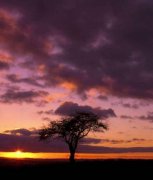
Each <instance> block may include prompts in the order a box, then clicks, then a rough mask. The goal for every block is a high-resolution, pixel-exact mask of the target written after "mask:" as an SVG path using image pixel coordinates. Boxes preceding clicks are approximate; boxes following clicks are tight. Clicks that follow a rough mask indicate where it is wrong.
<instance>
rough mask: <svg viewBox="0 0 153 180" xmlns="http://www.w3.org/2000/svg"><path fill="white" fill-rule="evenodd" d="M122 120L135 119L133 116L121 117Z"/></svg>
mask: <svg viewBox="0 0 153 180" xmlns="http://www.w3.org/2000/svg"><path fill="white" fill-rule="evenodd" d="M120 118H122V119H133V117H132V116H127V115H121V116H120Z"/></svg>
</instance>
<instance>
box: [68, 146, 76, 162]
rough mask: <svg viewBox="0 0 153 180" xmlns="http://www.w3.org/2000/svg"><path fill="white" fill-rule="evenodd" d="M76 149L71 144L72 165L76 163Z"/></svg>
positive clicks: (70, 157)
mask: <svg viewBox="0 0 153 180" xmlns="http://www.w3.org/2000/svg"><path fill="white" fill-rule="evenodd" d="M75 150H76V149H75V148H74V147H73V145H72V144H69V151H70V156H69V160H70V162H71V163H74V162H75Z"/></svg>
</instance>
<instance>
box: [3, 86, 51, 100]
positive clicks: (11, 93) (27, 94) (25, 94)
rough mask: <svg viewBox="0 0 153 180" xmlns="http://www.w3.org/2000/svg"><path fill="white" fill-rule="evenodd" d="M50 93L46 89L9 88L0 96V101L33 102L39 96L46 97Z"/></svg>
mask: <svg viewBox="0 0 153 180" xmlns="http://www.w3.org/2000/svg"><path fill="white" fill-rule="evenodd" d="M47 94H48V93H47V92H45V91H33V90H30V91H24V90H23V91H21V90H14V89H8V90H7V91H6V92H5V93H4V94H2V95H1V96H0V101H1V102H3V103H23V102H26V103H33V102H36V99H37V98H40V97H44V96H45V95H47Z"/></svg>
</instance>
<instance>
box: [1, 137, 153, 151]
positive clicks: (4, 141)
mask: <svg viewBox="0 0 153 180" xmlns="http://www.w3.org/2000/svg"><path fill="white" fill-rule="evenodd" d="M87 141H88V142H89V144H79V146H78V150H77V152H86V153H121V152H153V148H152V147H133V148H111V147H103V146H94V145H92V146H90V143H93V139H92V140H91V141H90V140H89V139H88V140H87ZM94 142H96V141H94ZM17 149H21V150H22V151H25V152H68V147H67V146H66V144H65V143H64V142H63V141H60V140H54V141H51V142H50V143H48V142H42V141H39V139H38V137H34V136H25V135H22V136H17V135H8V134H0V151H4V152H7V151H9V152H12V151H16V150H17Z"/></svg>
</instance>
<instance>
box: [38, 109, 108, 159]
mask: <svg viewBox="0 0 153 180" xmlns="http://www.w3.org/2000/svg"><path fill="white" fill-rule="evenodd" d="M104 130H107V125H106V124H104V123H103V122H102V121H101V120H100V118H99V117H98V116H97V115H96V114H94V113H92V112H90V113H89V112H77V113H75V114H73V115H70V116H67V117H63V118H62V119H61V120H59V121H51V122H50V124H49V125H48V127H46V128H43V129H41V130H40V132H39V137H40V140H46V139H49V138H54V137H59V138H62V139H64V141H65V142H66V143H67V145H68V147H69V151H70V161H71V162H73V161H74V158H75V152H76V149H77V146H78V142H79V140H80V139H82V138H84V137H85V136H87V135H88V133H89V132H90V131H102V132H103V131H104Z"/></svg>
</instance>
